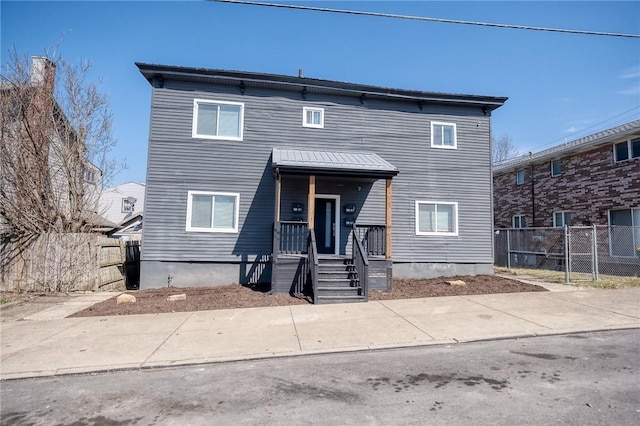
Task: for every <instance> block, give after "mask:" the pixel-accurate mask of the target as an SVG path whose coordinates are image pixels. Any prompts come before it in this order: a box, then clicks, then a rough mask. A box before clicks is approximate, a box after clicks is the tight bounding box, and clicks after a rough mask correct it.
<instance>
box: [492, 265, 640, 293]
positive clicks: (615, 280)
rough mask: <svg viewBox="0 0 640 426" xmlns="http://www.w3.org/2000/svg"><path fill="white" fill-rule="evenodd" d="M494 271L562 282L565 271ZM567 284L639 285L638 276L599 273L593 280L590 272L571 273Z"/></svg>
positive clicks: (584, 285) (522, 269)
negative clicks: (596, 278) (597, 277)
mask: <svg viewBox="0 0 640 426" xmlns="http://www.w3.org/2000/svg"><path fill="white" fill-rule="evenodd" d="M494 269H495V272H496V273H499V274H508V275H515V276H518V275H520V276H524V275H527V276H530V277H534V278H537V279H539V280H542V281H546V282H550V283H556V284H564V283H565V282H564V280H565V273H564V272H563V271H549V270H545V269H525V268H511V270H509V269H507V268H503V267H496V268H494ZM569 285H572V286H576V287H593V288H625V287H640V277H617V276H612V275H600V276H599V279H598V281H594V280H593V276H592V275H591V274H581V273H575V272H574V273H572V274H571V283H570V284H569Z"/></svg>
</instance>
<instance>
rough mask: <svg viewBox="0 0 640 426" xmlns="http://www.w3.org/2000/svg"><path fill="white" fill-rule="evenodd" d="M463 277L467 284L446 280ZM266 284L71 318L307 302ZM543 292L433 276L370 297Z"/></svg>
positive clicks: (193, 290) (152, 292)
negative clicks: (277, 290)
mask: <svg viewBox="0 0 640 426" xmlns="http://www.w3.org/2000/svg"><path fill="white" fill-rule="evenodd" d="M451 280H462V281H464V282H465V283H466V286H455V285H449V284H447V283H446V281H451ZM267 291H268V287H267V288H265V287H260V286H253V287H251V286H246V287H245V286H241V285H239V284H232V285H228V286H219V287H188V288H186V287H185V288H178V287H169V288H166V287H165V288H158V289H147V290H138V291H128V292H127V293H128V294H131V295H133V296H135V298H136V302H135V303H121V304H117V303H116V299H115V296H116V295H114V297H113V298H111V299H108V300H105V301H103V302H100V303H97V304H95V305H93V306H91V307H89V308H87V309H85V310H83V311H80V312H78V313H76V314H74V315H71V317H90V316H108V315H135V314H156V313H169V312H193V311H203V310H215V309H235V308H255V307H263V306H287V305H301V304H308V303H310V301H311V299H310V297H309V296H308V295H296V296H293V295H289V294H282V293H279V294H268V293H267ZM528 291H546V289H544V288H543V287H539V286H536V285H531V284H525V283H522V282H520V281H516V280H511V279H508V278H502V277H498V276H495V275H479V276H457V277H447V278H433V279H395V280H394V281H393V289H392V291H377V290H376V291H370V292H369V300H372V301H373V300H390V299H410V298H419V297H436V296H460V295H471V294H495V293H516V292H528ZM175 294H186V300H177V301H168V300H167V297H168V296H170V295H175Z"/></svg>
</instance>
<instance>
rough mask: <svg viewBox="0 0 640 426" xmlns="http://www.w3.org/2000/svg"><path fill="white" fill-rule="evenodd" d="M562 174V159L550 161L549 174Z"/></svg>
mask: <svg viewBox="0 0 640 426" xmlns="http://www.w3.org/2000/svg"><path fill="white" fill-rule="evenodd" d="M561 174H562V160H552V161H551V176H554V177H555V176H560V175H561Z"/></svg>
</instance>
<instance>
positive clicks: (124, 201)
mask: <svg viewBox="0 0 640 426" xmlns="http://www.w3.org/2000/svg"><path fill="white" fill-rule="evenodd" d="M144 190H145V185H144V183H137V182H127V183H123V184H121V185H116V186H113V187H111V188H106V189H105V190H103V191H102V193H101V194H100V202H99V203H98V206H99V207H98V212H99V213H100V214H101V215H102V216H104V217H105V218H107V219H109V220H110V221H112V222H115V223H121V222H122V221H125V220H128V219H130V218H131V217H132V216H134V214H136V213H139V212H142V211H143V210H144Z"/></svg>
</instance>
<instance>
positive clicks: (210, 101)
mask: <svg viewBox="0 0 640 426" xmlns="http://www.w3.org/2000/svg"><path fill="white" fill-rule="evenodd" d="M200 104H209V105H218V106H220V105H231V106H239V107H240V123H238V126H239V129H238V136H235V137H234V136H217V135H201V134H199V133H198V108H199V106H200ZM218 111H219V110H218ZM218 123H220V120H218ZM191 137H192V138H194V139H209V140H224V141H239V142H241V141H242V140H243V138H244V102H231V101H219V100H215V99H201V98H195V99H194V100H193V122H192V125H191Z"/></svg>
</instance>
